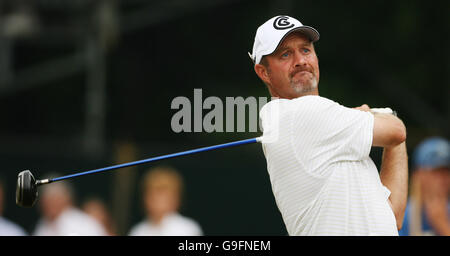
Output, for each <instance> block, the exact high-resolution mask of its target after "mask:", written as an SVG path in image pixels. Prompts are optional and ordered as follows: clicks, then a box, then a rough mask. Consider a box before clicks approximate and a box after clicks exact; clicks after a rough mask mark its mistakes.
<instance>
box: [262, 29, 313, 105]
mask: <svg viewBox="0 0 450 256" xmlns="http://www.w3.org/2000/svg"><path fill="white" fill-rule="evenodd" d="M264 58H265V59H266V60H265V62H266V66H263V65H260V64H256V65H255V71H256V73H257V74H258V76H259V77H260V78H261V79H262V80H263V81H264V82H265V83H266V84H267V85H268V87H269V91H270V93H271V94H272V96H274V97H279V98H286V99H293V98H297V97H300V96H304V95H318V94H319V93H318V83H319V60H318V59H317V55H316V52H315V50H314V46H313V44H312V43H311V42H310V41H309V39H308V38H307V37H306V36H305V35H303V34H302V33H300V32H293V33H291V34H289V35H288V36H287V37H286V38H285V39H284V40H283V42H282V43H281V45H280V46H278V48H277V50H276V51H275V52H274V53H272V54H270V55H267V56H265V57H264Z"/></svg>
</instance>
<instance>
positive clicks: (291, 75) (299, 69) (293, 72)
mask: <svg viewBox="0 0 450 256" xmlns="http://www.w3.org/2000/svg"><path fill="white" fill-rule="evenodd" d="M302 71H308V72H310V73H311V74H313V75H315V74H314V71H313V69H312V68H310V67H298V68H296V69H294V70H293V71H292V72H291V73H290V74H289V76H290V78H292V77H294V76H295V75H296V74H297V73H299V72H302Z"/></svg>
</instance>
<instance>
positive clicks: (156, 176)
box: [129, 167, 203, 236]
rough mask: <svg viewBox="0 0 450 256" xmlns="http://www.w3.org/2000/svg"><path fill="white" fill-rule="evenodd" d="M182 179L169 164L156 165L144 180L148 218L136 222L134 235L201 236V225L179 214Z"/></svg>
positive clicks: (132, 231) (145, 206)
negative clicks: (163, 165) (164, 165)
mask: <svg viewBox="0 0 450 256" xmlns="http://www.w3.org/2000/svg"><path fill="white" fill-rule="evenodd" d="M182 189H183V182H182V179H181V176H180V174H179V173H178V172H177V171H176V170H175V169H173V168H170V167H156V168H154V169H151V170H149V171H148V172H147V174H146V175H145V177H144V180H143V191H142V192H143V200H144V208H145V211H146V214H147V218H146V219H144V220H143V221H142V222H140V223H138V224H137V225H135V226H134V227H133V228H132V229H131V231H130V233H129V235H131V236H200V235H203V232H202V230H201V227H200V226H199V224H198V223H197V222H196V221H194V220H192V219H190V218H187V217H184V216H182V215H180V214H179V213H178V209H179V207H180V203H181V195H182Z"/></svg>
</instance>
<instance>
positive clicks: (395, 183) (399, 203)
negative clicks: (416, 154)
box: [380, 142, 408, 230]
mask: <svg viewBox="0 0 450 256" xmlns="http://www.w3.org/2000/svg"><path fill="white" fill-rule="evenodd" d="M380 178H381V183H383V185H384V186H386V187H387V188H388V189H389V190H390V191H391V195H390V196H389V202H390V205H391V208H392V211H393V212H394V215H395V219H396V220H397V229H398V230H400V229H401V228H402V225H403V218H404V215H405V209H406V203H407V197H408V155H407V152H406V142H402V143H401V144H399V145H397V146H393V147H385V148H384V150H383V158H382V163H381V171H380Z"/></svg>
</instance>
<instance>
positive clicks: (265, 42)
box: [248, 15, 320, 64]
mask: <svg viewBox="0 0 450 256" xmlns="http://www.w3.org/2000/svg"><path fill="white" fill-rule="evenodd" d="M294 31H301V32H303V33H304V34H305V35H307V36H308V37H309V39H310V40H311V42H315V41H317V40H319V37H320V35H319V32H318V31H317V30H316V29H315V28H313V27H309V26H304V25H303V24H302V23H301V22H300V21H298V20H297V19H295V18H292V17H289V16H286V15H279V16H275V17H273V18H271V19H270V20H268V21H266V22H265V23H264V24H262V25H261V26H259V28H258V30H256V36H255V42H254V43H253V52H252V53H251V54H250V53H248V55H249V56H250V58H251V59H252V60H253V62H254V63H255V64H259V62H260V61H261V59H262V57H263V56H264V55H269V54H271V53H273V52H274V51H275V50H276V49H277V47H278V45H280V44H281V42H282V41H283V39H284V38H285V37H286V36H287V35H289V34H290V33H291V32H294Z"/></svg>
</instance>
